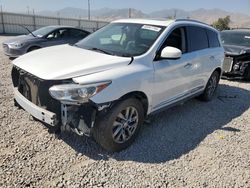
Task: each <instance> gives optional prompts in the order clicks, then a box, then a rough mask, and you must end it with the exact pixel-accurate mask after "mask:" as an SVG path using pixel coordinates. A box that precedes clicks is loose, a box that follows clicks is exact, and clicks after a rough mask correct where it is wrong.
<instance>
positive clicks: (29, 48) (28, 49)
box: [27, 45, 42, 52]
mask: <svg viewBox="0 0 250 188" xmlns="http://www.w3.org/2000/svg"><path fill="white" fill-rule="evenodd" d="M32 48H36V49H39V48H42V47H41V46H39V45H32V46H29V47H28V48H27V52H30V51H32V50H31V49H32Z"/></svg>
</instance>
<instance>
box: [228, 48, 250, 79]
mask: <svg viewBox="0 0 250 188" xmlns="http://www.w3.org/2000/svg"><path fill="white" fill-rule="evenodd" d="M224 48H225V59H224V63H223V76H224V77H226V78H231V77H234V78H235V77H238V78H245V77H246V76H247V72H248V69H250V50H249V49H244V48H242V47H235V46H233V47H232V46H230V47H228V46H225V47H224Z"/></svg>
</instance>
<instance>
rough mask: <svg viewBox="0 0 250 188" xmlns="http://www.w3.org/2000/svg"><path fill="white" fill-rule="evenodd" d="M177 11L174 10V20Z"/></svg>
mask: <svg viewBox="0 0 250 188" xmlns="http://www.w3.org/2000/svg"><path fill="white" fill-rule="evenodd" d="M176 15H177V10H174V19H176Z"/></svg>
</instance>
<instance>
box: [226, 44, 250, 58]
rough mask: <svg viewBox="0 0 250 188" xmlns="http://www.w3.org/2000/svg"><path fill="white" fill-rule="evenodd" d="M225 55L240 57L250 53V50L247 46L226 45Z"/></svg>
mask: <svg viewBox="0 0 250 188" xmlns="http://www.w3.org/2000/svg"><path fill="white" fill-rule="evenodd" d="M224 49H225V53H226V54H227V55H232V56H238V55H243V54H246V53H250V48H249V47H245V46H235V45H225V46H224Z"/></svg>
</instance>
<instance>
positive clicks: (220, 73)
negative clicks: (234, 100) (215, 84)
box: [212, 67, 223, 77]
mask: <svg viewBox="0 0 250 188" xmlns="http://www.w3.org/2000/svg"><path fill="white" fill-rule="evenodd" d="M215 71H217V72H218V73H219V75H220V77H221V75H222V73H223V71H222V68H221V67H217V68H216V69H214V71H213V72H215ZM212 74H213V73H212Z"/></svg>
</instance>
